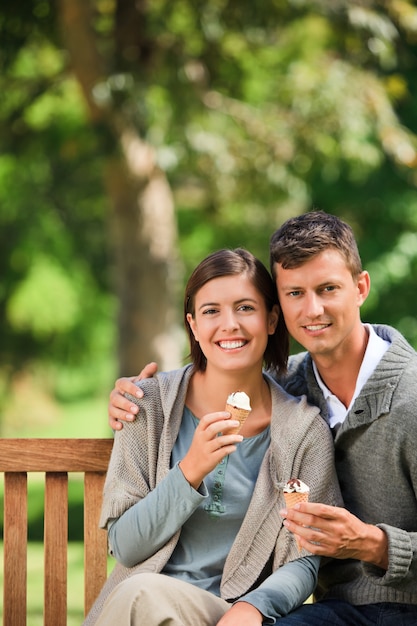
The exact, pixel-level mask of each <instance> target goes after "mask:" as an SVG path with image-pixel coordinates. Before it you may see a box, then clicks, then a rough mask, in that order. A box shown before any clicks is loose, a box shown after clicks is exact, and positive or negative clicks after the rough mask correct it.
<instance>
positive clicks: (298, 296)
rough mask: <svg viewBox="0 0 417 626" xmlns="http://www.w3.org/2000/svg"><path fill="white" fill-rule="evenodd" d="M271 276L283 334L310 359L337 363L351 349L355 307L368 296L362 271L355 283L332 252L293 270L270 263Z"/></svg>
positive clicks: (357, 319) (358, 325) (355, 327)
mask: <svg viewBox="0 0 417 626" xmlns="http://www.w3.org/2000/svg"><path fill="white" fill-rule="evenodd" d="M275 272H276V284H277V289H278V296H279V300H280V304H281V309H282V313H283V315H284V318H285V322H286V325H287V328H288V331H289V332H290V334H291V335H292V336H293V337H294V339H295V340H296V341H298V343H300V344H301V345H302V346H303V347H304V348H305V349H306V350H308V351H309V352H310V354H311V355H312V356H313V357H314V356H319V355H323V356H324V355H326V356H328V357H329V356H330V357H335V358H336V357H337V356H339V355H343V353H345V352H347V351H348V350H349V348H352V346H355V341H356V340H357V338H358V337H359V334H360V332H361V331H362V324H361V321H360V306H361V305H362V303H363V302H364V301H365V299H366V297H367V295H368V293H369V275H368V273H367V272H362V273H361V274H360V275H359V277H358V279H357V280H355V279H354V278H353V277H352V274H351V273H350V271H349V269H348V267H347V266H346V263H345V260H344V259H343V257H342V255H341V254H340V253H339V252H338V251H337V250H335V249H333V248H329V249H328V250H325V251H324V252H321V253H320V254H318V255H317V256H315V257H314V258H312V259H311V260H310V261H307V262H306V263H304V264H303V265H301V266H300V267H297V268H295V269H283V267H282V266H281V265H279V264H275Z"/></svg>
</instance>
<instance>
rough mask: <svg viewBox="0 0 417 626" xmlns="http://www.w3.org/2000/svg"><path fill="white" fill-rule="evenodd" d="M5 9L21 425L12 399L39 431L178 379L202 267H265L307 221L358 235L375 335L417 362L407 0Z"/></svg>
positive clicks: (5, 346) (416, 203) (10, 273)
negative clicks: (121, 389)
mask: <svg viewBox="0 0 417 626" xmlns="http://www.w3.org/2000/svg"><path fill="white" fill-rule="evenodd" d="M3 5H4V6H2V7H1V8H0V41H1V57H0V63H1V72H0V142H1V144H0V238H1V245H0V263H1V271H2V280H1V284H0V311H1V319H2V324H1V327H0V342H1V347H2V348H1V351H0V382H1V390H2V391H1V393H2V404H3V408H4V412H5V414H8V415H9V419H10V405H11V403H12V399H11V398H12V397H14V396H19V397H20V398H23V399H24V401H23V402H22V403H21V404H19V405H18V407H19V408H18V409H16V407H15V412H14V413H13V412H12V413H11V414H12V415H18V416H22V414H23V413H28V412H29V414H30V415H31V417H32V418H33V411H34V407H35V405H39V404H40V405H41V406H42V412H48V411H52V412H53V406H54V402H55V400H59V401H60V402H63V401H70V400H71V401H72V400H74V399H77V398H80V397H90V396H91V395H92V394H94V393H96V394H99V395H100V396H101V397H104V396H105V397H107V392H108V390H110V388H111V386H112V381H113V380H114V377H115V376H116V375H118V373H122V374H131V373H136V372H137V371H138V370H139V369H140V368H141V367H142V365H143V364H144V363H146V362H147V361H149V360H151V359H152V360H157V361H158V363H159V365H160V367H161V368H167V367H172V366H177V365H179V364H180V363H181V362H182V359H183V357H184V355H185V351H186V346H185V345H184V339H183V333H182V330H181V293H182V287H183V282H184V278H185V277H186V276H187V275H188V273H189V271H190V269H191V268H192V267H193V266H194V265H195V264H196V262H198V261H199V260H200V259H201V258H202V257H203V256H204V255H205V254H206V253H208V252H209V251H211V250H213V249H216V248H219V247H223V246H229V247H234V246H237V245H242V246H245V247H248V248H249V249H250V250H252V251H253V252H254V253H255V254H256V255H258V256H259V257H261V258H262V259H263V260H264V261H265V262H266V263H268V242H269V237H270V235H271V233H272V232H273V230H274V229H275V228H277V227H278V226H279V225H280V224H281V223H282V222H283V221H284V220H285V219H287V218H288V217H290V216H292V215H295V214H298V213H302V212H304V211H307V210H310V209H311V208H320V209H323V210H325V211H327V212H331V213H335V214H337V215H340V216H341V217H342V218H343V219H346V220H347V221H348V222H349V223H350V224H351V225H352V226H353V228H354V230H355V233H356V235H357V238H358V242H359V246H360V250H361V253H362V257H363V261H364V264H365V266H366V268H367V269H369V270H370V272H371V278H372V281H373V289H372V295H371V297H370V298H369V300H368V302H367V303H366V306H365V307H364V318H365V319H366V320H368V321H379V322H381V321H383V322H386V323H390V324H393V325H394V326H396V327H397V328H399V330H401V331H402V332H403V333H404V334H405V335H406V337H407V338H408V339H409V340H410V342H411V343H412V344H413V345H414V346H416V347H417V320H416V304H415V285H416V276H417V189H416V186H417V177H416V171H417V170H416V168H417V137H416V132H417V108H416V89H417V83H416V81H415V75H416V71H417V8H416V7H415V6H414V3H413V2H411V1H410V2H409V1H408V0H385V1H382V2H381V1H379V2H376V1H372V0H361V1H359V0H358V1H351V0H350V1H349V2H348V1H346V0H333V2H327V1H325V0H316V1H313V0H289V1H286V2H283V1H281V0H267V1H264V2H257V1H255V0H251V1H249V0H210V1H209V2H207V0H205V1H204V2H203V1H201V0H152V1H150V0H148V1H145V0H136V1H135V2H132V1H130V0H56V2H50V1H47V0H15V1H14V2H13V3H3ZM40 395H41V396H42V398H41V397H40ZM41 399H42V402H40V400H41ZM48 403H49V404H48ZM8 412H9V413H8ZM28 419H29V418H28ZM101 419H102V420H103V419H105V418H104V417H103V418H101ZM6 432H9V431H6Z"/></svg>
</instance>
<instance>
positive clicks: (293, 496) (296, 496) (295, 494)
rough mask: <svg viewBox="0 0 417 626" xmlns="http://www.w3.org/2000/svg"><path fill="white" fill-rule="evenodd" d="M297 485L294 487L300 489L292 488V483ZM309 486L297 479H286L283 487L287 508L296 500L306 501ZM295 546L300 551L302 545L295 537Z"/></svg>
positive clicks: (294, 503)
mask: <svg viewBox="0 0 417 626" xmlns="http://www.w3.org/2000/svg"><path fill="white" fill-rule="evenodd" d="M297 483H298V486H297V487H296V489H301V491H295V490H294V486H293V485H294V484H297ZM309 491H310V490H309V488H308V487H307V485H305V484H304V483H303V482H302V481H300V480H297V479H291V480H289V481H288V483H287V485H286V487H285V488H284V499H285V504H286V506H287V509H293V508H294V507H295V505H296V504H298V502H308V496H309ZM296 542H297V548H298V552H301V550H302V546H301V545H300V544H299V543H298V541H297V539H296Z"/></svg>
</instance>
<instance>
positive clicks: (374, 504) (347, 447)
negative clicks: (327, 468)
mask: <svg viewBox="0 0 417 626" xmlns="http://www.w3.org/2000/svg"><path fill="white" fill-rule="evenodd" d="M374 330H375V331H376V333H377V334H378V335H379V336H380V337H382V339H385V340H387V341H389V342H390V343H391V346H390V348H389V349H388V350H387V352H386V353H385V355H384V356H383V357H382V359H381V361H380V363H379V364H378V366H377V368H376V369H375V371H374V372H373V374H372V375H371V377H370V378H369V380H368V381H367V382H366V384H365V385H364V387H363V389H362V391H361V392H360V394H359V396H358V397H357V398H356V400H355V402H354V404H353V406H352V408H351V409H350V411H349V413H348V415H347V417H346V420H345V421H344V423H343V424H342V426H341V427H340V428H339V430H338V431H337V434H336V435H335V438H334V445H335V455H336V469H337V474H338V477H339V481H340V486H341V490H342V495H343V499H344V502H345V506H346V507H347V509H349V511H351V512H352V513H353V514H354V515H356V516H357V517H359V518H360V519H361V520H362V521H364V522H367V523H369V524H376V525H377V526H379V527H380V528H382V529H383V530H384V531H385V532H386V534H387V537H388V550H389V567H388V570H387V571H386V572H385V571H384V570H381V569H379V568H377V567H375V566H372V565H370V564H366V563H363V562H360V561H356V560H353V559H352V560H350V559H349V560H337V559H334V560H330V561H329V562H327V563H326V564H325V565H323V567H322V569H321V574H320V583H319V589H318V594H317V595H318V597H325V598H338V599H343V600H346V601H348V602H350V603H352V604H358V605H360V604H369V603H375V602H400V603H411V604H417V353H416V352H415V350H414V349H413V348H412V347H411V346H410V345H409V344H408V343H407V342H406V341H405V339H404V338H403V337H402V335H401V334H400V333H399V332H398V331H396V330H395V329H393V328H391V327H389V326H382V325H377V326H374ZM280 383H281V384H282V385H283V386H284V387H285V388H286V390H287V391H289V392H290V393H292V394H294V395H301V394H306V395H307V397H308V399H309V401H310V402H311V403H312V404H315V405H316V406H319V407H320V409H321V413H322V415H323V417H326V414H327V406H326V402H325V400H324V397H323V394H322V392H321V390H320V387H319V386H318V384H317V381H316V378H315V376H314V372H313V368H312V361H311V357H310V355H309V354H307V353H303V354H300V355H295V356H293V357H291V358H290V364H289V371H288V375H287V377H286V379H285V380H280Z"/></svg>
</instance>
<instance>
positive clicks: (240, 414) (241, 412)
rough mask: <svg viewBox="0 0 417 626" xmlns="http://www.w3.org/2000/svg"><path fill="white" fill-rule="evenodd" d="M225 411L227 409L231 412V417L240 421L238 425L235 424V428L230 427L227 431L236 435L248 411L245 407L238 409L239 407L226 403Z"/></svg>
mask: <svg viewBox="0 0 417 626" xmlns="http://www.w3.org/2000/svg"><path fill="white" fill-rule="evenodd" d="M226 411H229V413H230V414H231V416H232V418H231V419H233V420H239V422H240V424H239V426H236V428H231V429H230V430H228V431H227V434H228V435H237V433H238V432H239V431H240V429H241V428H242V426H243V424H244V423H245V422H246V419H247V417H248V415H249V413H250V411H248V410H247V409H240V408H239V407H237V406H232V405H231V404H226Z"/></svg>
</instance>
